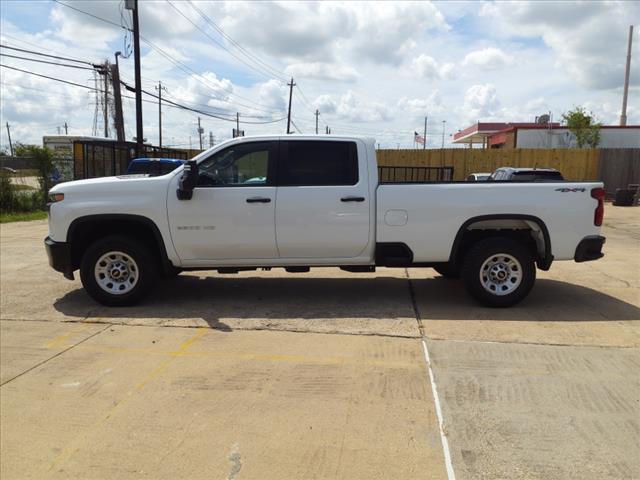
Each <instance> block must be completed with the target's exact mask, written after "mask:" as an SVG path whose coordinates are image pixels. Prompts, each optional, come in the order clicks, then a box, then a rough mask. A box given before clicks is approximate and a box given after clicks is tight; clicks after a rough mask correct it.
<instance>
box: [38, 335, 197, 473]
mask: <svg viewBox="0 0 640 480" xmlns="http://www.w3.org/2000/svg"><path fill="white" fill-rule="evenodd" d="M205 333H207V329H204V328H199V329H198V332H197V333H196V334H195V335H193V336H192V337H191V338H189V339H188V340H186V341H185V342H184V343H182V344H181V345H180V346H179V347H178V349H177V350H176V351H174V352H170V353H171V357H170V358H168V359H166V360H165V361H164V362H162V363H161V364H160V365H159V366H158V367H156V368H155V369H154V370H153V371H152V372H151V373H149V374H148V375H147V376H146V377H145V379H144V380H143V381H142V382H140V383H139V384H138V385H136V387H135V389H136V390H142V389H143V388H144V387H145V386H146V385H148V384H149V383H150V382H151V381H153V380H154V379H155V378H157V377H158V376H159V375H160V374H161V373H162V372H163V371H164V370H165V369H166V368H167V367H168V366H169V364H170V363H171V362H172V361H173V359H174V358H175V357H177V356H180V355H182V354H184V353H185V352H186V350H187V349H189V348H190V347H191V346H192V345H193V344H194V343H195V342H197V341H198V340H199V339H200V338H201V337H202V336H203V335H204V334H205ZM132 393H133V391H131V390H130V391H129V392H127V394H126V395H125V396H124V397H123V398H122V399H121V400H120V401H119V402H118V403H116V404H115V405H113V406H112V407H111V408H110V409H109V410H107V412H106V414H105V415H103V416H102V417H101V418H100V419H99V420H98V421H96V422H95V423H94V424H93V425H91V426H90V427H89V428H88V431H87V432H85V433H84V434H81V435H79V436H77V437H76V438H75V439H74V440H72V441H71V442H70V444H69V445H67V446H66V447H65V448H64V449H63V450H62V451H61V452H60V454H58V455H57V456H56V457H55V458H54V459H53V460H52V462H51V464H50V465H49V471H51V470H53V469H54V468H55V467H56V466H58V465H59V464H60V463H62V462H63V461H65V460H68V459H69V458H70V457H71V456H72V455H73V454H74V453H76V452H77V451H78V450H79V449H80V445H82V443H81V442H82V441H83V437H84V435H85V434H86V433H91V432H93V431H95V430H96V429H98V428H100V427H101V426H102V425H104V424H105V423H106V422H107V420H109V419H110V418H111V417H112V416H113V414H114V413H115V411H116V410H117V409H118V408H120V407H121V406H122V405H124V404H125V403H126V402H127V401H128V400H129V399H131V397H132V396H133V395H132Z"/></svg>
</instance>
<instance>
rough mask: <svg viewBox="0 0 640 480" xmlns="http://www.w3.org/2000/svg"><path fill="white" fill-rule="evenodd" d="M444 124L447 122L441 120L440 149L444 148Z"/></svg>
mask: <svg viewBox="0 0 640 480" xmlns="http://www.w3.org/2000/svg"><path fill="white" fill-rule="evenodd" d="M446 124H447V121H446V120H442V148H444V128H445V125H446Z"/></svg>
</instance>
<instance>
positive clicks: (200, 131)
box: [198, 117, 204, 150]
mask: <svg viewBox="0 0 640 480" xmlns="http://www.w3.org/2000/svg"><path fill="white" fill-rule="evenodd" d="M202 132H204V129H203V128H202V127H201V126H200V117H198V137H199V138H200V150H202Z"/></svg>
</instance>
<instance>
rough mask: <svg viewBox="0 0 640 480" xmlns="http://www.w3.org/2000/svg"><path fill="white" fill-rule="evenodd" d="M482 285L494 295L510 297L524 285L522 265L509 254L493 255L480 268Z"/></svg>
mask: <svg viewBox="0 0 640 480" xmlns="http://www.w3.org/2000/svg"><path fill="white" fill-rule="evenodd" d="M480 283H481V284H482V287H483V288H484V289H485V290H486V291H487V292H489V293H491V294H492V295H498V296H504V295H509V294H510V293H513V292H514V291H515V290H516V289H517V288H518V287H519V286H520V284H521V283H522V265H520V262H519V261H518V260H517V259H516V258H515V257H514V256H512V255H509V254H507V253H496V254H495V255H491V256H490V257H489V258H487V259H486V260H485V261H484V263H483V264H482V266H481V267H480Z"/></svg>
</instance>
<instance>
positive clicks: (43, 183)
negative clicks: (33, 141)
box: [15, 145, 54, 208]
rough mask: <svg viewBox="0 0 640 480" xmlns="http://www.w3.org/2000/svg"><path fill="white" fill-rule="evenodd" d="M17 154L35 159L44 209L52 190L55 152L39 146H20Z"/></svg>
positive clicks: (17, 148)
mask: <svg viewBox="0 0 640 480" xmlns="http://www.w3.org/2000/svg"><path fill="white" fill-rule="evenodd" d="M15 150H16V154H17V155H18V156H19V157H31V158H33V159H34V161H35V164H36V168H37V169H38V183H39V184H40V197H41V204H42V207H43V208H44V207H45V206H46V203H47V196H48V194H49V189H50V188H51V174H52V173H53V156H54V153H53V150H51V149H49V148H47V147H39V146H37V145H18V146H17V147H16V149H15Z"/></svg>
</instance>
